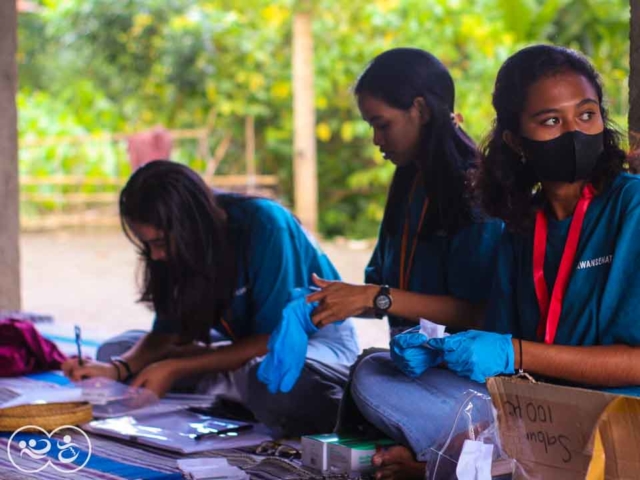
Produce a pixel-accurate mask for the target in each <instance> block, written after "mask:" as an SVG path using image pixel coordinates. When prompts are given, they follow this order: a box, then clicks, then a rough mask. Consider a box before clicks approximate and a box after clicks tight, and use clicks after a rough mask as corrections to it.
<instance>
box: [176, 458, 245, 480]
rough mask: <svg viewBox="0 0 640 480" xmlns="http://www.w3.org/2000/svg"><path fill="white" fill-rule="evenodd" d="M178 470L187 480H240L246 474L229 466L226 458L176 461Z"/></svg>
mask: <svg viewBox="0 0 640 480" xmlns="http://www.w3.org/2000/svg"><path fill="white" fill-rule="evenodd" d="M178 468H179V469H180V471H181V472H182V473H184V474H185V476H186V477H187V478H190V479H193V480H205V479H234V480H235V479H238V480H242V479H245V478H249V477H247V474H246V473H244V472H243V471H242V470H240V469H239V468H238V467H233V466H231V465H229V462H227V459H226V458H188V459H182V460H178Z"/></svg>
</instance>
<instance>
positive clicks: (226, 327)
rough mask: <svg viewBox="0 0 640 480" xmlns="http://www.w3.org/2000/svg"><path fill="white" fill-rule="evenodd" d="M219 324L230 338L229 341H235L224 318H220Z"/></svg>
mask: <svg viewBox="0 0 640 480" xmlns="http://www.w3.org/2000/svg"><path fill="white" fill-rule="evenodd" d="M220 323H221V324H222V326H223V327H224V329H225V330H226V331H227V333H228V334H229V337H231V340H233V341H236V340H237V339H236V336H235V335H234V334H233V330H231V326H230V325H229V324H228V323H227V321H226V320H225V319H224V317H220Z"/></svg>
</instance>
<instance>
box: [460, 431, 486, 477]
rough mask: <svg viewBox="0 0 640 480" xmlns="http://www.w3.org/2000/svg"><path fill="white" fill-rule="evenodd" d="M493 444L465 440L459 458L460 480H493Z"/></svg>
mask: <svg viewBox="0 0 640 480" xmlns="http://www.w3.org/2000/svg"><path fill="white" fill-rule="evenodd" d="M492 458H493V445H491V444H490V443H482V442H478V441H476V440H465V441H464V445H463V446H462V452H461V453H460V458H459V459H458V467H457V468H456V475H457V477H458V480H491V461H492Z"/></svg>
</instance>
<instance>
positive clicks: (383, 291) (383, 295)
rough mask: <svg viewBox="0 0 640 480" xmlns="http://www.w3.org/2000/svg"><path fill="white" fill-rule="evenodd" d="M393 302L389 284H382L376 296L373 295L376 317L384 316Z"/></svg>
mask: <svg viewBox="0 0 640 480" xmlns="http://www.w3.org/2000/svg"><path fill="white" fill-rule="evenodd" d="M392 304H393V300H392V298H391V289H390V288H389V285H382V286H381V287H380V290H378V293H377V294H376V296H375V297H373V311H374V313H375V316H376V318H382V317H384V316H385V315H386V314H387V312H388V311H389V308H391V305H392Z"/></svg>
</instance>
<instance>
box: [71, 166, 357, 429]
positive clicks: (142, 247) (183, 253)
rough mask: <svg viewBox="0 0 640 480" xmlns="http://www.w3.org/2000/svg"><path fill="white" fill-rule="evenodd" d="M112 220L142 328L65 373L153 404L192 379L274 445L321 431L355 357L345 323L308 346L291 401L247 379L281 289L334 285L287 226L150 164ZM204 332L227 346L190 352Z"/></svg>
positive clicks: (288, 220)
mask: <svg viewBox="0 0 640 480" xmlns="http://www.w3.org/2000/svg"><path fill="white" fill-rule="evenodd" d="M120 216H121V220H122V225H123V229H124V231H125V233H126V235H127V237H128V238H129V239H130V240H131V241H132V242H133V243H134V245H135V246H136V247H137V248H138V251H139V254H140V258H141V262H142V267H143V268H144V270H143V274H144V275H143V278H142V279H143V285H142V294H141V301H143V302H145V303H147V304H148V305H149V306H151V307H152V308H153V310H154V311H155V313H156V318H155V322H154V324H153V328H152V330H151V332H149V333H146V334H138V335H137V336H136V335H133V336H132V335H129V336H125V338H121V341H112V342H108V343H107V344H106V345H104V346H103V347H101V348H100V350H99V351H98V360H102V361H86V362H84V365H82V364H79V363H78V360H77V359H71V360H69V361H68V362H67V363H66V364H65V365H63V370H64V371H65V373H66V374H67V375H69V376H70V377H71V378H73V379H74V380H79V379H81V378H82V377H84V376H89V377H94V376H104V377H108V378H113V379H114V380H116V379H117V380H125V379H129V378H130V379H131V380H132V385H133V386H135V387H145V388H147V389H150V390H151V391H153V392H155V393H156V394H158V395H159V396H161V395H163V394H164V393H165V392H166V391H168V390H169V389H171V388H172V387H173V386H175V385H176V384H178V383H180V382H181V381H184V380H185V379H190V378H191V379H193V378H194V377H195V378H197V379H200V380H201V381H200V382H199V383H198V390H199V392H200V393H207V394H210V395H212V396H218V395H219V396H221V397H225V398H227V399H231V400H235V401H237V402H240V403H242V404H244V405H245V406H246V407H248V408H249V409H250V410H251V411H252V412H253V413H254V415H255V416H256V417H257V418H258V419H259V420H261V421H262V422H264V423H266V424H267V425H268V426H270V427H272V428H273V429H275V430H277V431H278V432H279V433H281V434H289V435H300V434H303V433H309V432H324V431H328V430H330V429H331V428H332V427H333V425H334V423H335V418H336V414H337V409H338V404H339V400H340V398H341V396H342V391H343V387H344V384H345V383H346V374H347V372H348V366H349V365H350V364H351V363H353V361H354V360H355V357H356V356H357V354H358V352H359V347H358V343H357V340H356V335H355V331H354V328H353V325H352V323H351V321H349V320H347V321H346V322H344V323H342V324H339V325H338V324H336V325H332V326H331V327H333V328H331V329H322V330H321V331H319V332H317V334H315V335H313V336H312V337H311V339H310V340H309V346H308V349H306V362H305V360H304V358H303V360H302V361H303V362H304V367H303V371H302V374H301V376H300V380H299V381H298V384H297V385H296V387H295V388H294V389H293V390H291V392H289V393H287V394H280V395H277V396H274V395H271V394H270V393H269V392H267V390H266V387H265V385H263V384H262V383H260V382H258V380H257V378H256V370H257V369H258V367H259V365H260V363H261V358H262V356H263V355H265V353H266V352H267V342H268V340H269V337H270V334H271V333H272V332H273V331H274V329H275V328H276V327H277V326H278V324H279V323H280V321H281V318H282V317H283V309H284V308H285V306H286V305H287V302H288V299H289V296H290V292H291V291H292V289H294V288H296V287H305V286H307V285H308V284H309V282H310V280H311V273H312V272H318V271H321V272H324V274H325V275H328V276H330V277H333V278H334V279H336V280H337V279H339V278H340V277H339V275H338V273H337V272H336V270H335V268H334V267H333V265H332V264H331V262H330V261H329V259H328V258H327V257H326V255H324V253H323V252H322V251H321V250H320V249H319V247H318V246H317V244H316V243H315V241H314V240H313V239H311V237H310V236H309V235H308V234H307V233H306V232H305V231H304V230H303V228H302V227H301V225H300V224H299V222H298V221H297V220H296V219H295V217H294V216H293V215H292V214H291V213H290V212H289V211H287V210H286V209H285V208H283V207H282V206H280V205H279V204H278V203H276V202H274V201H271V200H267V199H261V198H255V197H246V196H242V195H237V194H229V193H223V192H216V193H215V194H214V193H213V192H212V191H211V190H210V189H209V188H208V187H207V185H206V184H205V183H204V181H203V180H202V178H201V177H200V176H199V175H198V174H197V173H196V172H194V171H193V170H191V169H189V168H188V167H186V166H184V165H180V164H178V163H174V162H169V161H160V160H159V161H154V162H151V163H148V164H146V165H145V166H143V167H141V168H139V169H138V170H137V171H136V172H135V173H134V174H133V175H132V176H131V178H130V179H129V181H128V182H127V185H126V186H125V188H124V189H123V190H122V192H121V194H120ZM303 304H304V302H303ZM211 329H214V330H216V331H218V332H220V333H222V334H223V335H224V336H225V337H226V339H227V340H229V341H230V344H228V345H226V346H222V347H219V348H215V349H213V348H209V347H208V346H205V345H202V344H201V346H197V345H194V344H193V341H194V340H198V341H200V342H203V343H204V344H208V343H209V341H210V338H211V337H210V332H211ZM305 340H306V338H305ZM309 398H311V400H309Z"/></svg>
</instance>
